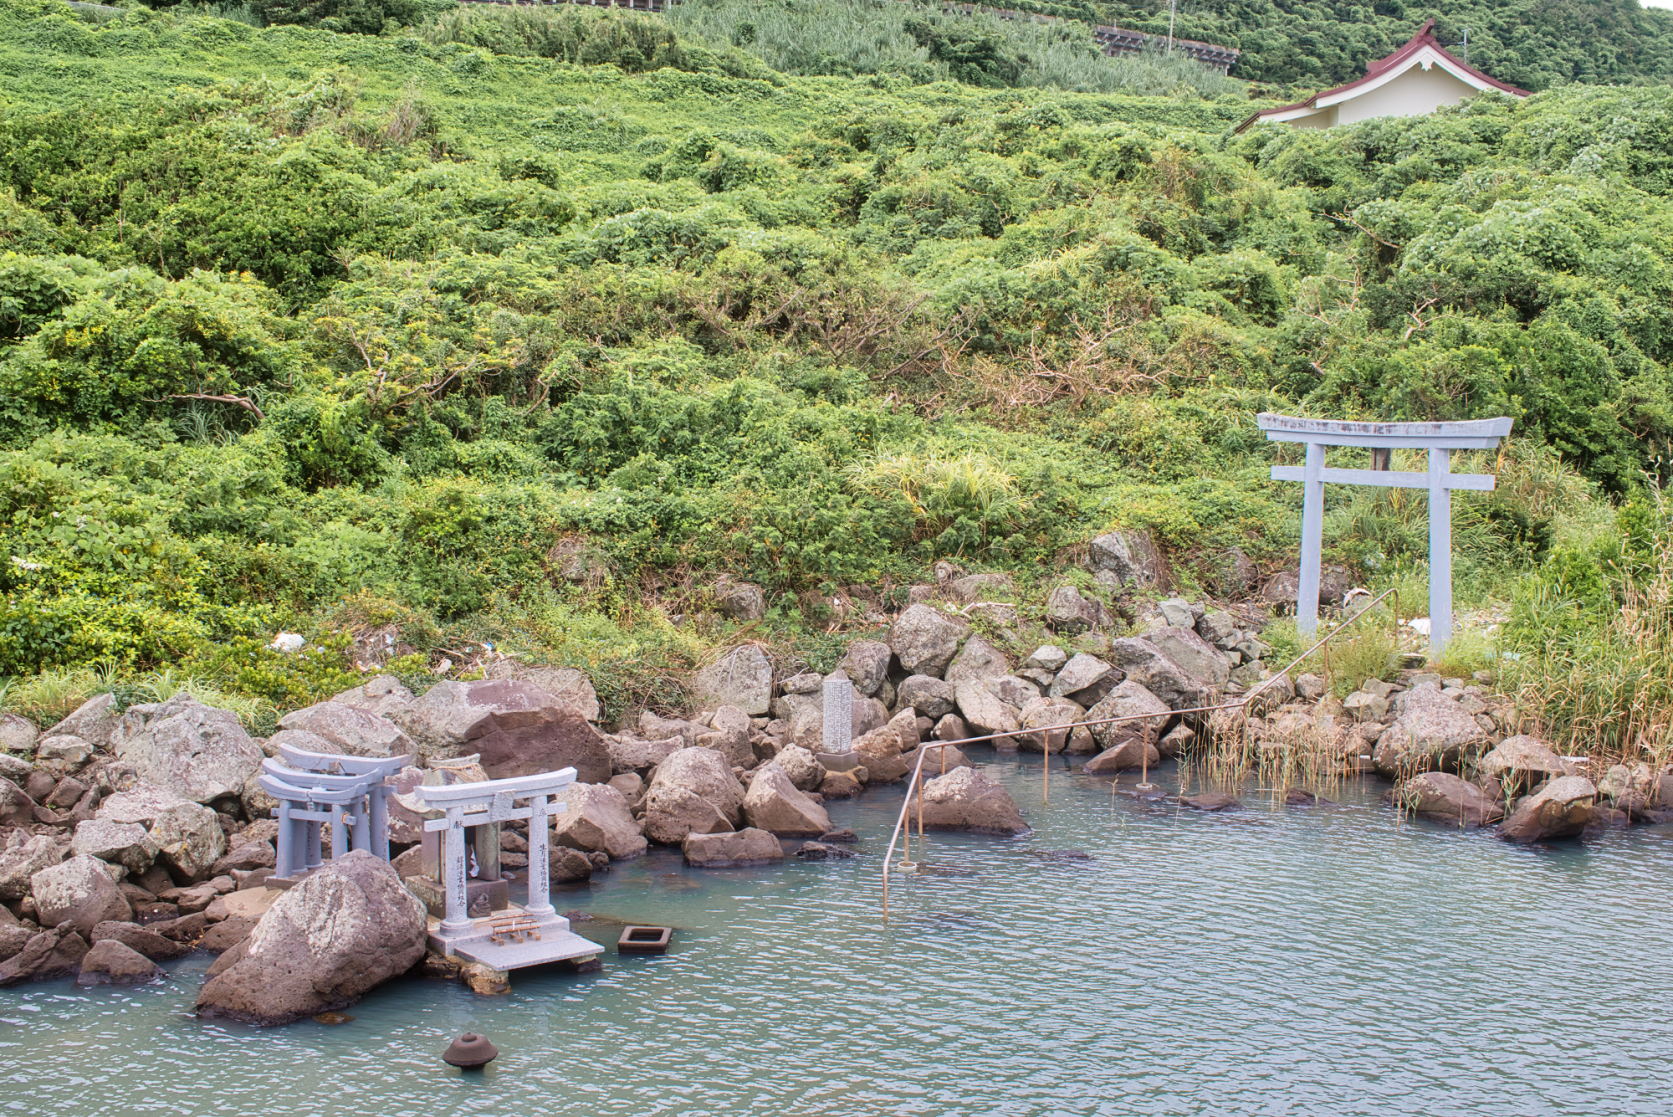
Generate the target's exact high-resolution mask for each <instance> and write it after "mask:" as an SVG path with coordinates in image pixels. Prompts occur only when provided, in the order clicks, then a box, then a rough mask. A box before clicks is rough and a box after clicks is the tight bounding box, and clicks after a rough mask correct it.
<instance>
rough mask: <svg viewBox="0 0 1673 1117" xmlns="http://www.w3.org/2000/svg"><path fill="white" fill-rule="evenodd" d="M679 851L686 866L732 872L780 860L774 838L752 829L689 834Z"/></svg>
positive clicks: (780, 856) (782, 850) (764, 832)
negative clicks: (729, 832)
mask: <svg viewBox="0 0 1673 1117" xmlns="http://www.w3.org/2000/svg"><path fill="white" fill-rule="evenodd" d="M680 848H681V849H682V850H683V851H684V853H685V859H686V864H688V865H691V866H693V867H694V868H698V869H736V868H742V867H744V866H748V865H770V864H772V863H773V862H776V861H783V860H784V847H783V846H781V845H780V844H779V841H778V839H777V838H775V837H773V836H772V835H771V834H769V833H767V832H766V831H765V830H758V829H755V828H754V827H749V828H747V829H744V830H739V831H737V832H736V833H731V834H692V835H691V836H690V837H688V838H686V839H685V841H684V842H683V843H681V847H680Z"/></svg>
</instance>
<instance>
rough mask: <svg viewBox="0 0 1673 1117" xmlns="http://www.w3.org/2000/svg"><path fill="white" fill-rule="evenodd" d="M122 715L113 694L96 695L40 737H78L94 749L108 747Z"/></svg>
mask: <svg viewBox="0 0 1673 1117" xmlns="http://www.w3.org/2000/svg"><path fill="white" fill-rule="evenodd" d="M121 720H122V714H121V712H120V711H118V710H117V708H116V696H115V695H114V694H96V695H94V696H93V697H92V698H89V699H88V700H87V701H85V702H83V703H82V704H81V705H80V706H78V707H76V711H75V713H73V714H71V715H70V716H69V717H67V718H65V719H64V720H63V721H61V722H59V723H58V724H57V725H55V726H53V727H52V728H51V729H48V730H46V731H45V732H44V733H42V734H41V736H42V737H79V738H81V739H82V740H83V741H86V742H87V743H88V744H90V745H92V746H93V747H94V748H96V749H102V748H106V747H108V746H109V745H110V738H111V734H113V733H114V732H116V726H117V724H118V723H119V722H120V721H121Z"/></svg>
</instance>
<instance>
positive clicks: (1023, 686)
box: [987, 675, 1040, 710]
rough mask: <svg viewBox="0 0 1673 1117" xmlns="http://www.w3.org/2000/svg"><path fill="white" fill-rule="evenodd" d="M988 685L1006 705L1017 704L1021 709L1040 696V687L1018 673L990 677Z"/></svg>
mask: <svg viewBox="0 0 1673 1117" xmlns="http://www.w3.org/2000/svg"><path fill="white" fill-rule="evenodd" d="M987 687H988V689H989V690H990V691H992V692H993V693H994V695H995V696H996V697H997V698H998V699H999V700H1000V701H1001V702H1003V703H1005V705H1007V706H1015V707H1016V708H1017V709H1019V710H1020V709H1022V707H1023V706H1024V705H1025V704H1027V703H1029V702H1031V701H1033V700H1034V699H1036V698H1039V697H1040V688H1039V687H1037V686H1035V685H1034V684H1033V683H1031V682H1029V681H1028V680H1027V679H1024V678H1020V677H1019V676H1016V675H1001V676H999V678H997V679H989V680H988V681H987Z"/></svg>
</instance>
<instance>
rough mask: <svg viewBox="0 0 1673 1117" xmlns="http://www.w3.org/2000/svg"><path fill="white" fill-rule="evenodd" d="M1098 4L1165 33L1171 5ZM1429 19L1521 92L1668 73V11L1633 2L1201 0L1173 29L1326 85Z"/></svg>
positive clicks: (1275, 78)
mask: <svg viewBox="0 0 1673 1117" xmlns="http://www.w3.org/2000/svg"><path fill="white" fill-rule="evenodd" d="M1101 10H1102V11H1103V12H1104V13H1105V14H1106V15H1107V16H1108V18H1109V19H1111V20H1113V21H1114V22H1116V23H1119V24H1120V25H1121V26H1123V27H1131V28H1134V29H1135V30H1140V31H1153V32H1156V33H1157V34H1166V33H1167V30H1168V5H1167V0H1113V2H1111V3H1108V4H1105V5H1103V6H1102V7H1101ZM1429 18H1434V19H1435V20H1436V21H1437V22H1436V28H1435V30H1436V34H1437V35H1439V36H1440V38H1441V40H1442V41H1443V42H1449V41H1450V42H1459V41H1461V40H1462V39H1463V37H1464V29H1465V28H1466V27H1467V28H1469V32H1470V35H1469V38H1470V51H1469V53H1470V64H1471V65H1472V66H1476V67H1478V68H1480V69H1482V70H1485V71H1486V72H1487V73H1489V74H1492V75H1493V76H1494V77H1496V78H1498V79H1499V80H1500V81H1506V82H1509V83H1511V84H1512V85H1517V86H1520V87H1522V88H1523V89H1535V90H1539V89H1550V88H1553V87H1555V86H1559V85H1564V84H1567V83H1570V82H1592V83H1616V82H1630V81H1634V80H1646V79H1647V80H1651V81H1665V80H1666V79H1667V78H1668V77H1669V76H1670V75H1673V12H1670V11H1667V10H1666V9H1663V8H1645V7H1641V6H1640V5H1639V3H1638V0H1556V2H1551V0H1516V2H1513V3H1496V2H1494V3H1489V2H1484V0H1455V2H1453V3H1449V4H1445V5H1439V6H1422V5H1417V4H1405V3H1402V2H1401V0H1376V2H1375V3H1370V4H1359V3H1349V2H1346V0H1202V2H1200V3H1191V4H1180V5H1179V6H1178V12H1177V16H1176V22H1175V34H1177V35H1179V36H1180V37H1182V38H1189V39H1206V40H1208V41H1210V42H1216V43H1225V44H1227V45H1229V46H1235V47H1238V48H1239V49H1240V50H1241V51H1242V52H1243V55H1242V57H1241V58H1240V59H1239V60H1238V64H1237V67H1236V69H1235V70H1233V74H1234V76H1236V77H1241V78H1247V79H1250V80H1252V81H1263V82H1283V83H1289V84H1295V85H1301V86H1308V87H1312V88H1323V87H1325V86H1331V85H1339V84H1341V83H1342V82H1345V81H1352V80H1353V79H1354V78H1356V77H1359V76H1361V75H1362V74H1364V73H1365V63H1366V62H1367V61H1369V60H1371V59H1376V58H1382V57H1383V56H1384V55H1387V54H1388V53H1390V52H1391V51H1393V50H1394V49H1395V48H1396V47H1398V46H1399V45H1400V44H1401V43H1404V42H1405V41H1406V40H1407V39H1409V38H1411V37H1412V33H1413V32H1414V31H1416V30H1417V28H1418V26H1419V25H1420V24H1422V23H1423V21H1424V20H1425V19H1429ZM1461 51H1462V48H1461V47H1459V48H1455V51H1454V53H1461Z"/></svg>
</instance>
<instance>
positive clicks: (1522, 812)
mask: <svg viewBox="0 0 1673 1117" xmlns="http://www.w3.org/2000/svg"><path fill="white" fill-rule="evenodd" d="M1596 798H1597V788H1596V787H1595V786H1593V784H1592V781H1591V780H1588V779H1586V778H1585V777H1584V776H1559V777H1558V778H1556V779H1554V780H1552V781H1551V782H1550V783H1548V784H1546V785H1545V787H1544V788H1543V789H1541V790H1540V791H1539V792H1538V793H1537V794H1534V795H1530V796H1528V797H1527V798H1526V799H1523V800H1522V801H1521V802H1520V803H1518V804H1517V805H1516V810H1515V811H1514V812H1512V813H1511V816H1510V819H1509V820H1508V821H1507V822H1506V823H1505V824H1504V826H1503V827H1501V828H1500V830H1499V836H1500V837H1501V838H1504V839H1505V840H1506V841H1511V842H1520V843H1528V842H1543V841H1551V840H1553V839H1557V838H1575V837H1579V836H1580V834H1581V833H1582V832H1583V831H1584V830H1585V829H1586V824H1587V823H1589V822H1591V820H1592V804H1593V801H1594V800H1596Z"/></svg>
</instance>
